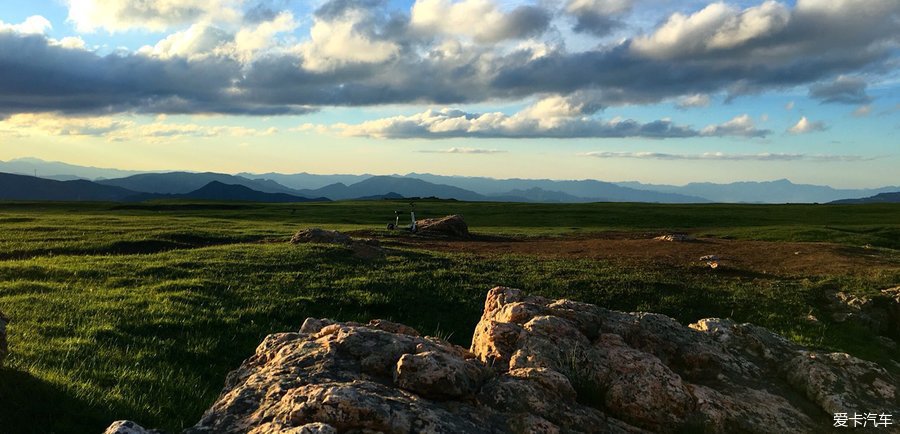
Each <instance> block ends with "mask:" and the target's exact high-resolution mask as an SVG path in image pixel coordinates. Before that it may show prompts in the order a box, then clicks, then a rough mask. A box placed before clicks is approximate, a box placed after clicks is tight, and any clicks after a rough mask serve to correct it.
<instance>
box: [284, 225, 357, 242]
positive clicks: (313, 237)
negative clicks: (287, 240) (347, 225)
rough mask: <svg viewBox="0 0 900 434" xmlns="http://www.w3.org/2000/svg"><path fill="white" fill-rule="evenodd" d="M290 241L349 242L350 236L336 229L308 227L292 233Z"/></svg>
mask: <svg viewBox="0 0 900 434" xmlns="http://www.w3.org/2000/svg"><path fill="white" fill-rule="evenodd" d="M291 243H292V244H301V243H320V244H349V243H350V236H349V235H346V234H342V233H340V232H338V231H329V230H325V229H320V228H310V229H304V230H302V231H299V232H297V233H296V234H294V236H293V237H292V238H291Z"/></svg>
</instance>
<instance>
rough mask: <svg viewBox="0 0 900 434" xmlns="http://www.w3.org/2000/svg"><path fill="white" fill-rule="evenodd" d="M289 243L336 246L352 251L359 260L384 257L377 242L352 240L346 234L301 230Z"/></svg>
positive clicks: (373, 240) (321, 230) (383, 252)
mask: <svg viewBox="0 0 900 434" xmlns="http://www.w3.org/2000/svg"><path fill="white" fill-rule="evenodd" d="M291 243H292V244H304V243H315V244H338V245H341V246H344V247H346V248H347V249H349V250H350V251H352V252H353V256H355V257H357V258H360V259H368V260H371V259H380V258H383V257H384V256H385V255H386V252H385V250H384V249H383V248H382V247H381V244H380V243H379V242H378V240H375V239H367V240H358V239H353V238H351V237H350V236H349V235H347V234H344V233H341V232H338V231H329V230H325V229H320V228H310V229H303V230H301V231H299V232H297V233H296V234H294V236H293V237H291Z"/></svg>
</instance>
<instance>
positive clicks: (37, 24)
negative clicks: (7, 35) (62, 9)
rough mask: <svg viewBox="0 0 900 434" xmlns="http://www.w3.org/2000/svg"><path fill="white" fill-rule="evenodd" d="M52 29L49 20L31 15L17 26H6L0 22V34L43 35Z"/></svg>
mask: <svg viewBox="0 0 900 434" xmlns="http://www.w3.org/2000/svg"><path fill="white" fill-rule="evenodd" d="M52 28H53V24H51V23H50V20H48V19H46V18H44V17H42V16H40V15H32V16H30V17H28V18H26V19H25V21H23V22H21V23H19V24H7V23H4V22H3V21H0V32H14V33H20V34H23V35H43V34H46V33H47V32H48V31H49V30H50V29H52Z"/></svg>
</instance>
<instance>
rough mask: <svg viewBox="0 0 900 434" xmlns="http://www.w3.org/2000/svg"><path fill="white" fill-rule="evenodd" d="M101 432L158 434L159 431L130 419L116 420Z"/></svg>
mask: <svg viewBox="0 0 900 434" xmlns="http://www.w3.org/2000/svg"><path fill="white" fill-rule="evenodd" d="M103 434H160V431H156V430H152V429H146V428H144V427H142V426H140V425H138V424H136V423H134V422H132V421H130V420H117V421H115V422H113V423H112V424H110V425H109V427H107V428H106V431H103Z"/></svg>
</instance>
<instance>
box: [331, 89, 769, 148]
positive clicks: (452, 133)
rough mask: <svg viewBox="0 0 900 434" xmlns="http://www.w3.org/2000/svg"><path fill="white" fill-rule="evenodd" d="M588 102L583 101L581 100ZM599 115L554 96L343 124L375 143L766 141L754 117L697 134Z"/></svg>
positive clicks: (662, 123)
mask: <svg viewBox="0 0 900 434" xmlns="http://www.w3.org/2000/svg"><path fill="white" fill-rule="evenodd" d="M581 98H583V96H581ZM593 111H594V109H592V108H589V106H586V105H584V104H583V103H582V102H581V100H580V99H579V98H563V97H559V96H550V97H547V98H544V99H542V100H539V101H537V102H535V103H534V104H533V105H531V106H529V107H526V108H525V109H523V110H522V111H520V112H518V113H515V114H513V115H507V114H505V113H500V112H493V113H468V112H465V111H462V110H456V109H449V108H444V109H440V110H427V111H425V112H422V113H417V114H414V115H410V116H394V117H389V118H383V119H376V120H372V121H367V122H363V123H360V124H354V125H349V124H338V125H336V126H335V128H336V129H337V130H338V132H340V133H341V134H343V135H347V136H358V137H374V138H394V139H406V138H426V139H442V138H454V137H478V138H557V139H568V138H588V137H590V138H623V137H647V138H657V139H663V138H684V137H720V136H739V137H764V136H766V135H768V134H769V133H770V132H769V131H768V130H759V129H757V128H756V127H755V126H754V125H753V121H752V119H750V117H749V116H748V115H742V116H738V117H736V118H734V119H732V120H730V121H728V122H725V123H723V124H720V125H710V126H707V127H705V128H703V129H702V130H700V131H697V130H695V129H693V128H691V127H687V126H681V125H676V124H675V123H673V122H672V121H670V120H667V119H662V120H656V121H652V122H647V123H641V122H637V121H634V120H630V119H628V120H624V119H619V118H614V119H611V120H602V119H598V118H595V117H592V116H587V115H585V114H586V113H593Z"/></svg>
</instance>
